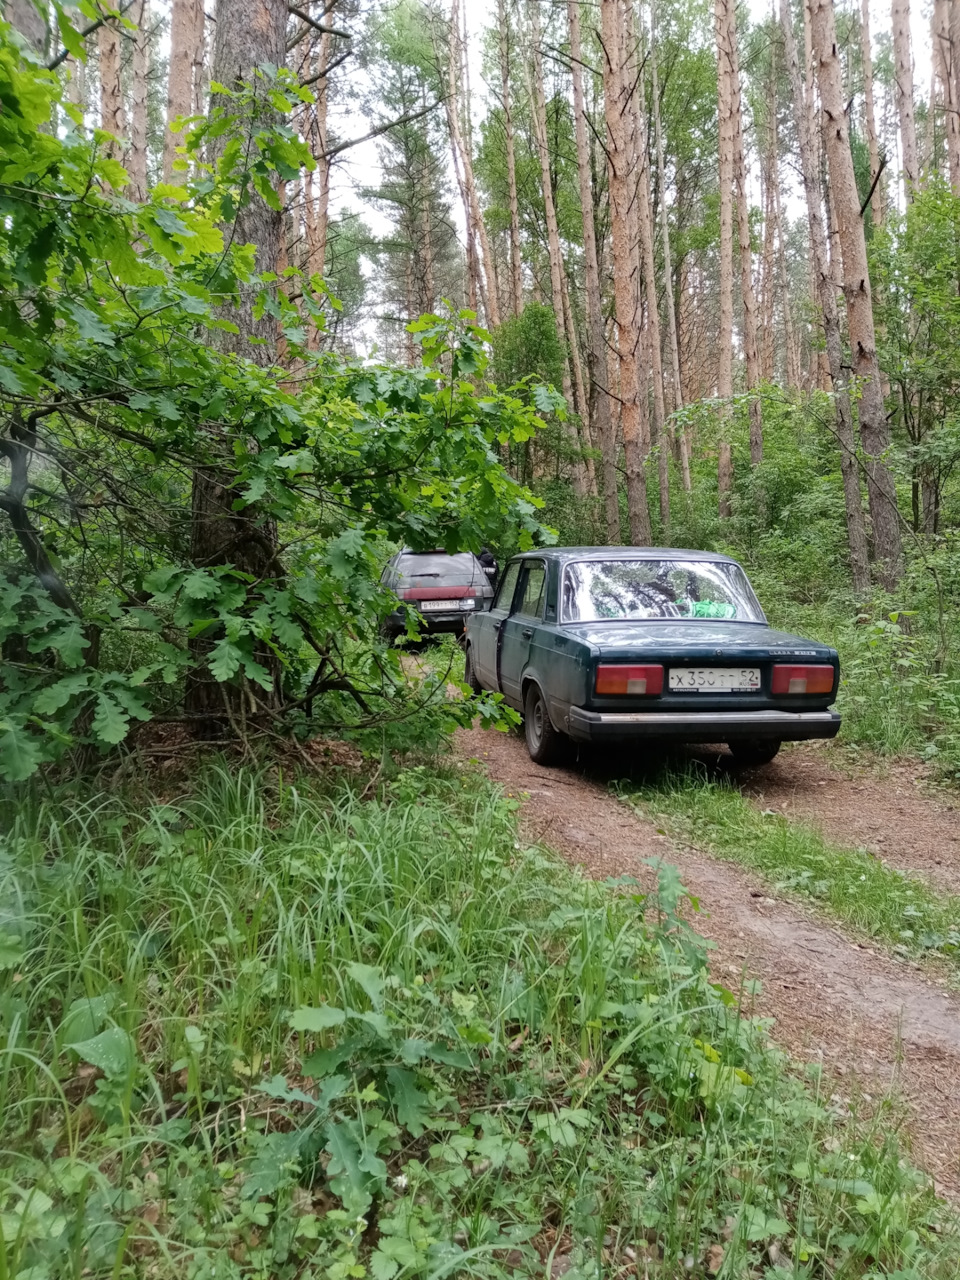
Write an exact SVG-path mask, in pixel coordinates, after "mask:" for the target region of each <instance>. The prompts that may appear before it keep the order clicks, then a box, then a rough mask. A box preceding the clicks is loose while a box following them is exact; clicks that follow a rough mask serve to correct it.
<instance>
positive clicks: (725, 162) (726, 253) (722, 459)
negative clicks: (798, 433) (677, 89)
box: [714, 0, 734, 517]
mask: <svg viewBox="0 0 960 1280" xmlns="http://www.w3.org/2000/svg"><path fill="white" fill-rule="evenodd" d="M727 4H728V0H714V33H715V37H716V44H717V112H718V116H717V120H718V132H719V156H720V326H719V332H718V335H717V344H718V346H717V396H718V398H719V399H720V401H721V404H720V408H719V414H720V443H719V454H718V460H717V488H718V491H719V497H720V501H719V509H720V515H721V516H723V517H727V516H730V515H731V514H732V508H731V506H730V495H731V493H732V492H733V453H732V449H731V445H730V435H729V431H730V417H731V413H732V405H731V401H732V399H733V147H734V135H733V79H732V75H733V67H732V65H731V61H730V51H729V40H730V35H729V27H728V23H727Z"/></svg>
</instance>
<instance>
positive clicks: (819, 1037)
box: [457, 728, 960, 1197]
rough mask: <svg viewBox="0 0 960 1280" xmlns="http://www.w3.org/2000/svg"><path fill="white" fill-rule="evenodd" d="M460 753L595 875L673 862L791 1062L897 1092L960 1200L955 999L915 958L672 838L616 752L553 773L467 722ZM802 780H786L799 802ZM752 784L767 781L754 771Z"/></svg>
mask: <svg viewBox="0 0 960 1280" xmlns="http://www.w3.org/2000/svg"><path fill="white" fill-rule="evenodd" d="M457 753H458V755H460V756H461V758H463V759H471V758H475V759H477V760H479V761H480V763H481V764H482V765H483V766H484V767H485V768H486V770H487V772H488V774H489V776H490V777H491V778H492V779H493V780H494V781H495V782H498V783H500V784H501V785H502V786H503V787H504V789H505V791H507V792H508V793H510V794H512V795H514V796H516V797H518V798H520V799H521V800H522V802H523V803H522V807H521V811H520V820H521V826H522V830H523V832H524V835H525V837H526V838H527V839H530V840H531V841H542V842H543V843H544V844H546V845H548V846H550V847H551V848H553V849H554V850H556V852H557V853H559V854H561V855H562V856H563V857H564V858H566V859H567V860H568V861H569V862H571V863H574V864H575V865H578V866H580V867H581V868H583V870H584V871H585V872H586V873H587V874H588V875H590V876H592V877H594V878H596V879H606V878H607V877H613V876H620V875H634V876H636V877H637V879H638V880H640V881H641V882H642V883H644V884H646V885H652V884H653V881H654V876H655V872H654V870H653V869H652V868H651V867H649V866H648V865H647V864H646V861H645V860H646V859H650V858H652V859H657V860H664V861H667V862H671V863H673V864H674V865H675V866H677V867H678V869H679V871H680V875H681V877H682V879H683V882H684V884H685V885H686V887H687V889H688V890H689V891H690V893H691V894H693V895H694V896H695V897H697V898H699V899H700V900H701V908H702V911H701V915H700V916H699V917H698V918H697V919H696V921H695V924H696V927H697V930H698V931H699V932H700V933H702V934H703V935H704V936H705V937H707V938H709V939H710V940H711V941H713V942H714V943H715V944H716V951H715V952H714V954H713V958H712V961H711V967H712V969H713V971H714V973H715V976H716V977H717V978H718V979H719V980H721V981H724V982H725V984H726V985H727V986H731V987H733V988H734V989H736V988H737V986H738V984H739V981H740V978H741V975H743V974H746V976H747V977H749V978H759V979H760V981H761V984H762V989H761V992H760V994H759V995H758V996H757V997H756V1001H755V1005H754V1007H753V1009H752V1011H753V1012H756V1013H758V1014H760V1015H761V1016H763V1017H767V1018H770V1019H772V1022H773V1035H774V1037H775V1038H776V1040H777V1041H778V1042H779V1043H780V1044H781V1045H782V1046H783V1047H784V1048H785V1049H787V1050H788V1051H789V1052H790V1053H791V1054H793V1055H794V1056H795V1057H797V1058H799V1059H801V1060H806V1061H811V1060H822V1061H823V1063H824V1065H825V1067H826V1068H827V1071H828V1075H829V1077H830V1078H831V1079H832V1080H833V1088H835V1089H836V1091H837V1093H838V1094H839V1095H840V1096H842V1097H844V1098H849V1097H853V1096H854V1095H857V1094H859V1095H862V1096H864V1099H865V1101H867V1102H868V1103H869V1102H870V1101H872V1100H873V1099H874V1098H876V1097H877V1096H879V1095H883V1094H885V1093H888V1092H892V1093H893V1094H894V1095H895V1096H899V1097H900V1098H901V1099H902V1100H903V1102H904V1104H905V1111H906V1119H907V1136H908V1138H909V1140H910V1143H911V1145H912V1148H913V1153H914V1158H915V1159H916V1161H917V1162H918V1163H919V1164H920V1165H921V1166H922V1167H923V1168H925V1169H926V1170H927V1171H928V1172H929V1173H930V1174H931V1175H932V1176H933V1177H934V1178H935V1180H936V1184H937V1188H938V1190H940V1191H941V1192H946V1193H948V1194H950V1195H951V1196H952V1197H957V1196H960V999H958V998H956V997H954V996H952V995H950V994H949V993H948V992H946V991H945V990H943V989H942V988H941V987H939V986H938V985H937V984H936V983H935V982H933V981H931V980H930V979H929V978H928V977H926V976H925V975H924V974H923V973H922V972H921V971H920V970H919V968H918V967H917V966H915V965H912V964H909V963H906V962H900V961H898V960H896V959H894V958H893V957H891V956H889V955H885V954H883V953H882V952H880V951H878V950H874V949H873V948H871V947H868V946H866V945H864V944H862V943H858V942H856V941H853V940H851V939H849V938H846V937H844V936H843V934H842V933H840V932H839V931H838V930H837V929H836V928H834V927H832V926H831V925H830V924H829V923H827V922H825V921H823V920H822V919H819V918H817V917H816V916H815V915H814V914H813V913H812V912H807V911H805V910H804V908H803V907H802V906H800V905H798V904H796V903H793V902H788V901H785V900H783V899H777V898H774V897H772V896H770V890H769V887H768V886H766V885H765V884H764V883H763V882H761V881H760V880H759V879H757V878H756V877H754V876H752V875H750V874H749V873H748V872H746V871H744V870H742V869H741V868H739V867H737V866H735V865H733V864H731V863H727V862H722V861H719V860H717V859H713V858H711V857H709V855H707V854H704V853H701V852H700V851H698V850H694V849H687V848H683V847H680V846H677V845H674V844H672V843H671V841H669V840H668V839H667V838H666V837H665V836H664V835H663V834H662V833H660V832H658V831H657V830H656V828H655V827H654V825H653V824H652V823H651V822H649V821H648V820H645V819H643V818H642V817H640V816H639V815H638V814H636V813H634V812H633V811H632V810H631V809H629V808H628V807H627V806H626V805H624V804H622V803H620V802H619V801H618V800H617V799H616V798H615V797H614V796H613V795H611V794H610V792H609V791H608V790H607V785H606V784H607V783H608V782H609V781H611V780H613V779H615V778H616V777H618V776H623V774H624V772H625V771H626V770H625V768H624V763H623V761H622V760H621V761H620V764H619V768H618V767H617V761H616V760H611V759H610V757H606V758H604V757H602V756H599V755H598V756H596V757H591V756H590V755H587V756H586V758H585V760H583V761H581V762H580V763H579V764H578V765H576V766H572V767H570V768H562V769H544V768H541V767H540V766H538V765H535V764H534V763H533V762H532V761H531V760H530V758H529V757H528V755H527V752H526V748H525V746H524V743H523V740H522V738H520V737H518V736H517V735H515V734H503V733H497V732H496V731H493V730H489V731H484V730H482V729H476V728H474V729H469V730H461V731H460V733H459V734H458V735H457ZM789 760H790V756H789V755H788V756H787V757H786V760H785V762H784V765H785V766H788V765H789ZM781 767H784V766H781ZM800 777H801V775H800V774H797V775H796V777H795V778H794V781H793V783H792V784H791V785H792V788H793V789H792V792H791V794H792V795H793V797H794V799H796V797H797V796H799V794H800V792H801V789H802V784H801V782H800V781H799V779H800ZM751 785H753V786H757V785H759V786H762V787H767V786H769V785H770V783H769V782H768V780H767V779H763V780H762V781H761V778H760V771H757V773H756V774H755V775H754V776H753V779H752V781H751ZM817 791H818V792H819V791H820V788H819V787H817ZM843 843H845V844H847V843H849V841H848V840H847V839H844V840H843ZM891 843H892V841H891Z"/></svg>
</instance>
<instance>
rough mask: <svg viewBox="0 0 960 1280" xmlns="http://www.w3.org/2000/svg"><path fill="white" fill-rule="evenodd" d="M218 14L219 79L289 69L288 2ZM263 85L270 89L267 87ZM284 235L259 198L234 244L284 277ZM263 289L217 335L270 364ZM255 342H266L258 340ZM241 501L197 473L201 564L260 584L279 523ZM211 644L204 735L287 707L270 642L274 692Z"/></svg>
mask: <svg viewBox="0 0 960 1280" xmlns="http://www.w3.org/2000/svg"><path fill="white" fill-rule="evenodd" d="M216 16H217V23H216V28H215V36H214V46H213V79H214V80H217V81H219V82H220V83H221V84H225V85H227V86H228V87H230V88H239V87H241V86H242V85H244V84H249V85H252V84H255V83H256V82H255V81H254V78H253V77H254V71H255V69H256V68H257V67H261V66H264V65H266V64H271V65H273V66H275V67H279V66H283V65H284V62H285V60H286V30H287V5H286V0H218V4H217V15H216ZM258 88H259V90H260V92H262V86H258ZM221 145H222V144H221ZM282 231H283V218H282V214H281V213H279V212H276V211H274V210H273V209H270V208H269V207H268V206H267V204H266V203H265V202H264V201H263V200H262V199H261V198H260V196H258V195H256V194H254V195H253V196H252V197H251V199H250V201H249V203H248V204H246V205H245V206H243V207H242V208H241V209H240V210H238V212H237V216H236V221H235V223H234V225H233V242H234V243H236V244H241V245H242V244H252V245H253V246H254V247H255V250H256V266H257V270H258V272H260V273H263V272H276V271H277V268H278V266H279V264H280V261H281V256H282V244H281V239H282ZM258 292H259V290H258V289H257V288H256V287H243V288H242V289H241V298H240V304H239V306H236V307H227V308H225V314H226V315H227V316H228V317H229V319H230V320H232V321H233V323H234V324H235V325H236V326H237V328H238V332H237V333H236V334H230V333H226V332H222V331H218V335H217V336H218V339H219V341H220V342H221V344H222V348H223V349H224V350H231V351H236V352H237V353H238V354H241V355H243V356H244V357H245V358H247V359H249V360H254V361H256V362H257V363H258V364H262V365H264V366H268V365H271V364H272V363H273V361H274V360H275V358H276V352H277V325H276V320H275V319H274V318H273V317H272V316H270V315H268V314H264V315H261V316H259V317H257V315H256V314H255V308H256V302H257V294H258ZM252 338H256V339H259V341H257V342H251V339H252ZM236 500H237V493H236V490H235V489H234V488H233V487H232V485H231V483H230V474H229V472H228V471H223V470H221V469H220V468H219V467H216V466H210V467H206V468H204V469H202V470H200V471H198V472H197V473H196V475H195V477H194V483H193V516H192V525H191V558H192V560H193V562H194V563H195V564H197V565H200V566H204V567H210V566H219V565H232V566H233V567H234V568H235V569H237V570H238V571H240V572H241V573H245V574H249V575H250V576H251V578H252V580H253V581H255V582H256V581H259V580H261V579H270V578H276V577H277V576H278V575H279V574H280V573H281V572H282V569H281V566H280V565H279V564H278V560H277V530H276V524H275V522H274V521H273V520H272V519H271V518H270V517H268V516H267V515H265V514H264V513H263V511H262V510H260V509H259V508H258V507H257V505H256V504H255V503H253V504H248V505H246V506H244V507H243V508H242V509H240V510H235V509H234V507H235V503H236ZM211 643H212V639H211V638H206V637H201V638H200V639H198V640H195V641H194V642H193V644H192V653H193V656H194V659H195V661H196V662H197V664H198V665H197V667H196V668H195V670H194V673H193V675H192V677H191V679H190V681H189V682H188V688H187V699H186V706H187V714H188V715H189V716H191V717H193V718H196V720H197V723H198V727H199V728H200V730H201V732H203V731H206V732H217V731H222V726H223V722H224V720H227V721H229V723H230V725H231V726H232V727H234V728H236V726H238V725H242V724H243V723H245V721H246V720H247V718H248V714H249V715H252V716H253V717H254V718H255V719H256V718H262V717H264V716H265V715H267V716H268V715H269V714H270V712H271V711H273V710H274V709H275V708H276V707H277V706H278V705H279V703H280V687H279V684H280V672H279V668H278V666H277V663H276V660H275V658H274V656H273V654H272V651H271V650H269V649H268V648H267V646H266V645H263V646H261V648H260V649H259V651H258V652H257V659H258V661H259V662H260V663H261V665H263V666H264V667H266V669H267V670H268V671H269V672H270V673H271V674H272V675H273V677H274V684H273V689H272V691H270V692H267V691H266V690H264V689H262V688H261V687H260V686H259V685H257V686H253V685H251V684H250V682H248V681H245V682H244V683H243V684H242V685H241V684H239V683H238V684H230V685H228V684H219V683H217V682H216V681H215V680H214V679H213V678H212V676H211V675H210V674H209V671H208V670H207V668H206V665H205V662H206V658H207V655H208V653H209V649H210V645H211Z"/></svg>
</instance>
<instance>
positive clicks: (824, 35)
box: [811, 0, 902, 591]
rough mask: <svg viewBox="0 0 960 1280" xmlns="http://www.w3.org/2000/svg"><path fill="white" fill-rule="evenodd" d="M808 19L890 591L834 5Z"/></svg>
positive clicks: (898, 560)
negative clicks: (811, 30)
mask: <svg viewBox="0 0 960 1280" xmlns="http://www.w3.org/2000/svg"><path fill="white" fill-rule="evenodd" d="M811 18H812V23H811V25H812V29H813V43H814V49H815V51H816V57H817V78H818V80H819V84H820V104H821V112H822V130H823V136H824V145H825V147H826V152H827V163H828V165H829V168H830V185H831V188H832V190H833V198H834V208H835V211H836V217H837V238H838V240H839V242H840V254H841V258H842V261H843V292H844V297H845V299H846V303H847V329H848V332H849V335H850V348H851V360H852V365H853V372H854V375H855V376H856V378H857V381H858V385H859V390H860V401H859V417H860V440H861V443H862V445H863V452H864V458H865V463H866V473H867V497H868V500H869V503H870V516H871V519H872V522H873V537H874V551H875V556H876V561H877V567H878V576H879V578H880V581H881V583H882V584H883V586H884V587H885V588H886V589H887V590H889V591H892V590H894V589H895V588H896V586H897V584H898V583H899V581H900V576H901V571H902V550H901V542H900V522H899V513H898V511H897V491H896V486H895V483H894V478H893V474H892V472H891V471H890V468H889V466H888V465H887V461H886V458H885V456H884V455H885V453H886V451H887V449H888V448H889V446H890V429H889V426H888V423H887V417H886V413H885V411H884V404H883V391H882V386H881V381H880V365H879V362H878V360H877V349H876V338H875V333H874V323H873V300H872V297H871V290H870V270H869V266H868V263H867V242H866V237H865V235H864V229H863V219H862V217H861V216H860V197H859V194H858V192H857V183H856V177H855V175H854V170H853V157H852V155H851V153H850V136H849V133H848V130H847V117H846V112H845V109H844V92H843V77H842V74H841V70H840V59H839V56H838V53H837V35H836V26H835V20H834V13H833V0H811Z"/></svg>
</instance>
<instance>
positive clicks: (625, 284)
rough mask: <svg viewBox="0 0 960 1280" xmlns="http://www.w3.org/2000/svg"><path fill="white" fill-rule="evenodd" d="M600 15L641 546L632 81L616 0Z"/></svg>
mask: <svg viewBox="0 0 960 1280" xmlns="http://www.w3.org/2000/svg"><path fill="white" fill-rule="evenodd" d="M600 19H601V33H602V34H601V43H602V46H603V50H602V56H603V87H604V95H603V96H604V114H605V117H606V125H607V145H606V150H607V167H608V176H609V186H610V224H611V240H612V248H613V290H614V314H615V318H616V327H617V349H618V355H619V369H618V372H619V383H620V418H621V425H622V431H623V450H624V456H625V461H626V471H627V513H628V516H629V521H630V540H631V542H632V543H633V544H634V545H635V546H644V545H649V542H650V513H649V511H648V509H647V483H646V476H645V475H644V461H645V459H644V457H643V453H642V446H641V433H640V404H639V380H638V376H637V345H636V344H637V339H638V334H639V325H638V323H637V321H638V318H639V317H638V316H637V290H636V285H635V282H636V279H637V276H638V274H639V263H638V262H637V254H636V244H637V229H636V211H635V205H634V200H633V192H632V190H631V177H632V171H631V155H630V148H629V146H628V143H627V138H626V134H625V129H624V121H625V117H626V114H627V112H628V110H629V106H630V86H629V85H626V84H625V83H624V74H623V67H624V57H623V50H622V47H621V40H620V33H621V25H622V21H621V11H620V4H619V0H600Z"/></svg>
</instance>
